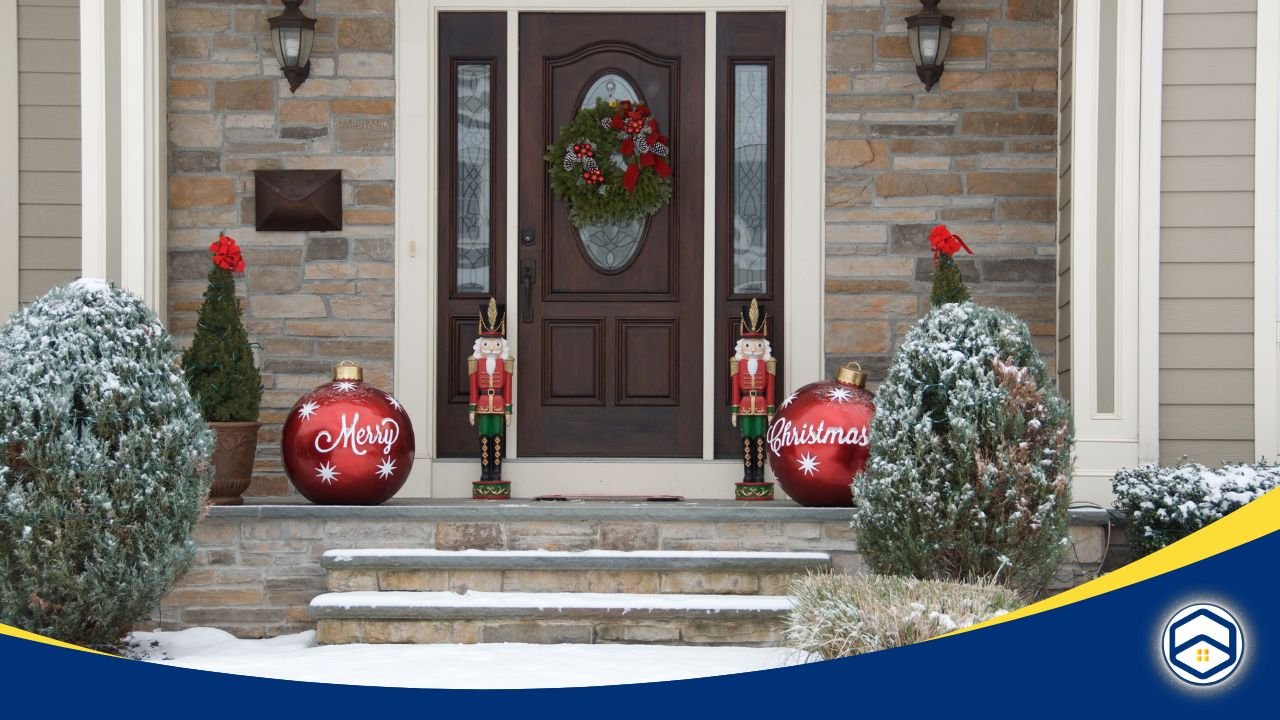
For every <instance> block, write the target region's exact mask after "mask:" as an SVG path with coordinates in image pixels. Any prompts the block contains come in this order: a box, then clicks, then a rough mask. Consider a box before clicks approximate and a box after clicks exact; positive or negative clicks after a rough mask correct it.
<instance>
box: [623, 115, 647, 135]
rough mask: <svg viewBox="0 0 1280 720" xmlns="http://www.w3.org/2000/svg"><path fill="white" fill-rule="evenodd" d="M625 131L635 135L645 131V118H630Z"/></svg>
mask: <svg viewBox="0 0 1280 720" xmlns="http://www.w3.org/2000/svg"><path fill="white" fill-rule="evenodd" d="M625 129H626V131H627V132H629V133H631V134H632V135H635V134H636V133H638V132H640V131H641V130H643V129H644V118H641V117H634V116H633V117H630V118H628V119H627V121H626V124H625Z"/></svg>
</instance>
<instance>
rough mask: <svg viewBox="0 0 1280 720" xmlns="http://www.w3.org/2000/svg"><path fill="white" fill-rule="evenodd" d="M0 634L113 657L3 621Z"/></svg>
mask: <svg viewBox="0 0 1280 720" xmlns="http://www.w3.org/2000/svg"><path fill="white" fill-rule="evenodd" d="M0 635H8V636H10V637H16V638H18V639H19V640H30V641H32V642H38V643H44V644H45V645H53V646H54V647H60V648H66V649H67V650H79V651H80V652H87V653H93V654H94V655H106V656H107V657H115V655H109V654H107V653H104V652H99V651H97V650H93V649H90V648H87V647H80V646H79V645H72V644H71V643H69V642H63V641H61V640H54V639H53V638H51V637H45V636H44V635H37V634H35V633H33V632H27V631H26V630H21V629H19V628H16V627H13V626H12V625H5V624H4V623H0Z"/></svg>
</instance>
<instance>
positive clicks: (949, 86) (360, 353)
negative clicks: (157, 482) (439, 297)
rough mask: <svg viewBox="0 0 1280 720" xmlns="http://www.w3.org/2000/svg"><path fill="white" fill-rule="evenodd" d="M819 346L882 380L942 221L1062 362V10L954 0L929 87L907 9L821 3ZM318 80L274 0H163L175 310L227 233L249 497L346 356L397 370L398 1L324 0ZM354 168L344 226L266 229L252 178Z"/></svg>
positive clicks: (261, 490)
mask: <svg viewBox="0 0 1280 720" xmlns="http://www.w3.org/2000/svg"><path fill="white" fill-rule="evenodd" d="M827 5H828V10H829V13H828V47H827V65H828V68H827V69H828V75H827V141H828V142H827V157H826V162H827V229H826V232H827V247H826V255H827V257H826V273H827V277H826V292H827V297H826V328H825V330H826V352H827V365H828V372H829V374H834V368H835V367H836V366H838V365H840V364H842V363H844V362H846V361H848V360H851V359H852V360H858V361H860V362H862V363H863V365H864V366H866V367H867V368H868V370H870V372H871V378H872V380H873V381H875V380H878V379H880V378H881V377H883V375H884V369H885V367H886V366H887V364H888V362H889V359H890V356H891V354H892V351H893V348H894V347H896V346H897V344H898V343H899V342H900V341H901V339H902V337H903V336H904V335H905V333H906V332H907V330H908V329H909V328H910V325H911V322H912V321H913V320H914V319H915V318H916V317H917V316H918V315H920V314H922V313H924V312H925V311H926V310H927V309H928V291H929V273H930V270H931V267H932V260H931V255H930V253H929V249H928V244H927V241H926V239H925V236H926V234H927V232H928V230H929V228H930V227H931V226H932V225H933V224H934V223H937V222H945V223H947V224H948V225H949V226H950V227H951V228H952V229H953V230H955V231H956V232H958V233H959V234H961V235H962V236H964V237H965V238H966V240H968V241H969V243H970V244H971V245H972V246H973V248H974V250H975V251H976V252H977V253H978V254H977V255H976V256H975V257H974V258H967V257H966V258H962V259H961V261H960V265H961V268H962V271H963V272H964V275H965V278H966V280H967V281H968V282H969V285H970V288H971V290H972V291H973V294H974V296H975V297H976V298H977V299H978V300H979V301H981V302H987V303H990V304H994V305H998V306H1001V307H1005V308H1007V309H1009V310H1012V311H1014V312H1016V313H1018V314H1019V315H1020V316H1021V317H1023V318H1024V319H1025V320H1026V321H1027V322H1028V323H1029V324H1030V326H1031V330H1032V333H1033V334H1034V335H1035V338H1036V341H1037V343H1038V344H1039V346H1040V348H1041V351H1042V352H1043V353H1044V355H1045V357H1046V358H1047V359H1048V360H1049V361H1050V362H1051V363H1052V361H1053V358H1054V351H1055V349H1054V343H1053V335H1054V323H1055V315H1054V304H1055V299H1054V293H1055V280H1056V274H1055V249H1056V248H1055V244H1054V236H1055V225H1054V219H1055V215H1054V194H1055V192H1056V177H1055V173H1054V167H1055V133H1056V131H1057V117H1056V113H1055V102H1056V92H1057V82H1056V67H1057V49H1056V47H1057V46H1056V42H1057V13H1056V11H1055V2H1054V0H952V1H951V2H948V3H947V4H946V7H945V9H946V12H948V13H949V14H952V15H954V16H955V17H956V18H957V19H956V24H955V34H954V36H953V41H952V46H951V51H950V54H949V56H948V61H947V71H946V73H945V74H944V75H943V78H942V81H941V83H940V84H939V86H938V87H936V88H934V90H933V92H931V93H925V92H923V88H922V86H921V85H920V83H919V81H918V80H917V79H916V77H915V71H914V67H913V65H912V63H911V60H910V58H909V52H908V49H907V43H906V35H905V27H906V26H905V23H904V22H903V18H904V17H906V16H907V15H909V14H912V13H914V12H916V11H917V10H918V9H919V4H918V3H917V2H915V0H829V2H828V4H827ZM304 9H305V10H306V11H307V13H308V14H311V15H313V16H315V17H317V18H318V19H319V23H318V28H317V37H316V45H315V51H314V53H313V57H312V65H313V67H312V76H311V79H309V80H308V81H307V82H306V83H305V84H304V85H303V86H302V87H301V88H299V90H298V93H297V94H296V95H291V94H290V93H289V89H288V86H287V84H286V82H285V81H284V79H283V78H282V77H281V76H280V73H279V70H278V68H277V67H276V63H275V59H274V57H273V55H272V52H271V48H270V38H269V37H268V34H267V31H266V28H267V25H266V18H267V17H269V16H270V15H273V14H276V13H277V12H278V11H279V5H278V4H277V3H275V2H271V1H270V0H203V1H202V0H169V9H168V25H169V62H170V66H169V77H170V80H169V145H170V164H169V167H170V173H171V178H170V211H169V213H170V214H169V217H170V235H169V243H170V256H169V259H170V268H169V270H170V276H169V297H170V306H169V320H170V325H171V329H172V330H173V332H174V333H175V334H176V335H178V336H179V339H180V340H187V339H189V337H190V334H191V333H192V331H193V329H194V323H195V313H196V310H197V309H198V308H199V304H200V297H201V293H202V292H203V290H204V276H205V273H206V270H207V268H208V264H207V263H208V260H207V254H206V252H205V248H206V247H207V245H208V244H209V243H210V242H211V241H212V240H213V239H214V238H215V237H216V236H217V233H218V231H219V230H226V231H227V232H228V233H229V234H231V235H232V236H234V237H236V238H237V239H238V240H240V241H241V244H242V245H243V246H244V248H245V256H246V259H247V261H248V263H249V269H248V271H247V273H246V275H245V278H244V281H243V282H242V283H241V285H242V290H243V292H244V298H245V310H246V318H247V321H248V326H249V331H250V334H251V336H252V337H253V338H254V339H255V340H257V341H258V342H260V343H261V345H262V348H261V358H260V359H261V364H262V368H263V370H264V374H263V380H264V384H265V386H266V392H265V396H264V403H263V420H264V421H265V422H266V423H267V426H266V427H265V428H264V429H263V431H262V435H261V440H262V446H261V450H260V453H259V462H258V465H257V467H256V468H255V478H254V483H253V485H252V486H251V487H250V490H249V493H248V494H249V495H284V494H288V493H289V492H290V489H289V486H288V483H287V481H286V479H285V477H284V474H283V472H282V469H281V467H280V464H279V459H278V458H279V450H278V442H279V434H280V423H281V422H282V421H283V419H284V415H285V413H286V412H287V411H288V408H289V407H290V406H291V405H292V403H293V402H294V400H296V399H297V397H298V396H299V395H300V394H301V393H302V392H303V391H305V390H306V389H309V388H310V387H312V386H314V385H316V384H319V383H320V382H322V381H324V380H325V379H326V378H327V376H328V372H329V367H330V365H331V363H332V362H333V361H334V360H335V359H344V358H350V359H355V360H359V361H361V362H362V363H363V364H364V365H365V367H366V370H367V372H368V375H369V378H370V379H371V380H372V381H373V382H374V383H377V384H379V385H382V386H388V385H389V384H390V382H391V375H392V367H391V361H392V344H393V325H392V313H393V306H394V287H393V277H394V263H393V244H394V240H393V238H394V232H393V226H392V223H393V222H394V201H395V189H394V186H393V179H394V148H393V141H394V127H393V123H394V120H393V114H394V108H395V83H394V80H393V77H394V69H393V67H392V65H393V53H392V50H393V36H394V15H395V10H394V0H358V1H354V0H314V2H308V3H307V4H306V5H304ZM270 168H342V169H343V171H344V188H343V199H344V213H345V222H346V226H345V228H344V230H343V231H342V232H337V233H257V232H255V231H254V230H253V222H254V218H253V201H254V196H253V170H255V169H270Z"/></svg>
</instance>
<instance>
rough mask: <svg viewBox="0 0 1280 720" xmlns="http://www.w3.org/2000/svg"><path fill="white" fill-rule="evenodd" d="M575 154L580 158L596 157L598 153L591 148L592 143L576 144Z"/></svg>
mask: <svg viewBox="0 0 1280 720" xmlns="http://www.w3.org/2000/svg"><path fill="white" fill-rule="evenodd" d="M573 154H574V155H577V156H578V157H580V158H584V157H595V154H596V151H595V149H594V148H592V147H591V143H575V144H574V146H573Z"/></svg>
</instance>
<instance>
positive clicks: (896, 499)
mask: <svg viewBox="0 0 1280 720" xmlns="http://www.w3.org/2000/svg"><path fill="white" fill-rule="evenodd" d="M1071 448H1072V433H1071V418H1070V411H1069V409H1068V407H1067V403H1066V402H1065V401H1064V400H1062V398H1060V397H1059V396H1058V394H1057V392H1056V390H1055V389H1054V385H1053V381H1052V379H1051V378H1050V376H1049V373H1048V371H1047V370H1046V368H1045V365H1044V362H1043V361H1042V360H1041V359H1040V355H1039V353H1038V352H1036V349H1035V346H1034V345H1033V344H1032V342H1031V335H1030V333H1029V332H1028V331H1027V326H1026V325H1025V324H1024V323H1023V322H1022V321H1021V320H1019V319H1017V318H1016V317H1014V316H1012V315H1010V314H1009V313H1006V312H1003V311H1000V310H995V309H992V308H985V307H979V306H976V305H973V304H972V303H959V304H956V303H951V304H947V305H943V306H941V307H938V308H935V309H934V310H933V311H932V312H930V313H929V314H928V315H927V316H925V317H924V318H922V319H921V320H920V322H918V323H917V324H916V326H915V327H914V328H912V330H911V332H910V333H908V334H907V338H906V340H905V342H904V343H903V345H902V347H901V349H899V350H898V352H897V354H896V355H895V356H894V359H893V364H892V365H891V366H890V368H889V373H888V375H887V377H886V378H885V381H884V382H883V383H882V384H881V385H880V388H879V390H877V392H876V415H875V420H874V421H873V422H872V426H871V459H870V462H869V463H868V465H867V471H866V472H865V473H863V474H862V475H861V476H859V477H857V478H856V479H855V480H854V483H853V494H854V516H853V527H854V529H856V530H857V531H858V547H859V549H860V550H861V551H862V553H863V556H864V557H865V558H866V560H867V561H868V562H869V563H870V565H871V568H872V569H873V570H874V571H875V572H879V573H886V574H892V575H910V576H914V577H917V578H921V579H935V578H936V579H944V580H973V579H976V578H996V579H998V580H999V581H1001V582H1003V583H1005V584H1007V585H1009V586H1010V587H1012V588H1014V589H1016V590H1018V591H1020V592H1023V593H1025V594H1028V595H1030V594H1033V593H1035V592H1036V591H1038V590H1040V589H1041V588H1042V587H1043V586H1044V585H1045V583H1046V582H1047V581H1048V580H1049V578H1050V577H1051V575H1052V574H1053V571H1054V569H1055V568H1056V567H1057V565H1058V562H1059V559H1060V558H1061V556H1062V553H1063V548H1064V546H1065V544H1066V542H1067V506H1068V504H1069V503H1070V499H1071V498H1070V496H1071V467H1072V466H1071Z"/></svg>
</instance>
